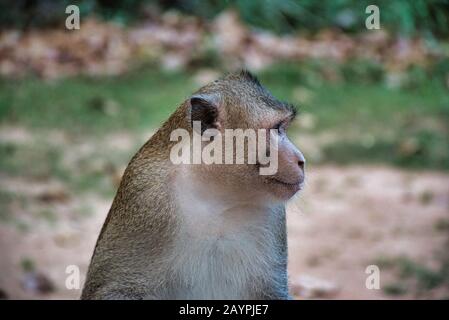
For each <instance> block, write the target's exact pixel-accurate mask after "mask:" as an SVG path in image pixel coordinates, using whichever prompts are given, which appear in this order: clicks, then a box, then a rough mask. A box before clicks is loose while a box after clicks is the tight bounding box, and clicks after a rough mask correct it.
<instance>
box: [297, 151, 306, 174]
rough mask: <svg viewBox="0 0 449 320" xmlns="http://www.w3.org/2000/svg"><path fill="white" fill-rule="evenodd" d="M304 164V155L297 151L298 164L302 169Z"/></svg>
mask: <svg viewBox="0 0 449 320" xmlns="http://www.w3.org/2000/svg"><path fill="white" fill-rule="evenodd" d="M305 165H306V159H305V158H304V155H303V154H302V153H301V152H300V151H299V152H298V166H299V167H300V168H301V170H302V171H304V167H305Z"/></svg>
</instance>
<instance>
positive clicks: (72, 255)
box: [0, 166, 449, 299]
mask: <svg viewBox="0 0 449 320" xmlns="http://www.w3.org/2000/svg"><path fill="white" fill-rule="evenodd" d="M0 187H2V188H3V189H7V190H9V191H11V192H18V193H24V194H28V195H33V194H35V195H38V194H42V192H44V191H45V190H47V191H48V189H51V190H57V189H58V183H56V182H54V183H53V182H52V183H48V182H46V183H45V184H39V183H38V182H30V181H26V180H22V179H20V178H6V177H3V178H2V179H0ZM111 200H112V199H104V198H99V197H94V196H79V197H73V198H70V199H68V200H65V201H56V202H55V203H54V204H52V206H53V208H52V209H53V210H54V211H57V212H58V215H59V219H58V220H57V221H56V222H55V223H53V224H49V223H48V222H45V221H42V220H39V219H35V218H33V217H28V218H29V219H30V220H29V222H30V223H31V224H32V225H33V228H32V229H28V230H22V229H21V228H18V227H17V226H14V225H11V224H5V223H4V224H0V252H1V259H0V289H1V290H2V291H3V293H6V295H7V297H8V298H12V299H76V298H78V297H79V295H80V291H81V290H76V289H73V290H68V289H66V288H65V281H66V277H67V274H66V267H67V266H68V265H77V266H79V268H80V271H81V273H80V274H81V279H82V281H84V275H85V272H86V269H87V266H88V263H89V259H90V256H91V254H92V250H93V247H94V244H95V241H96V238H97V235H98V233H99V230H100V228H101V225H102V223H103V221H104V219H105V216H106V213H107V211H108V209H109V206H110V203H111ZM80 203H81V204H82V205H83V206H88V207H90V208H92V209H93V210H92V212H93V214H91V215H87V216H80V215H79V214H74V212H76V210H77V208H79V205H80ZM37 205H38V204H37ZM287 209H288V234H289V236H288V237H289V271H290V280H291V283H292V288H293V289H294V293H295V297H296V298H300V299H303V298H314V297H317V296H316V295H307V294H302V293H301V292H298V291H297V289H298V284H299V283H301V282H302V281H303V280H301V277H304V276H306V277H308V278H312V279H313V281H314V282H315V281H318V282H322V281H325V282H326V284H325V285H324V286H325V287H326V286H330V287H331V288H332V289H331V290H328V291H329V292H325V294H324V297H325V298H332V299H386V298H392V297H391V296H387V295H386V294H385V293H384V291H383V290H382V286H383V285H384V284H386V283H388V282H389V281H391V280H394V275H393V274H392V271H391V270H383V269H382V268H381V269H380V279H381V280H380V283H381V289H380V290H375V289H374V290H369V289H367V288H366V286H365V280H366V278H367V276H368V275H367V274H366V273H365V269H366V267H367V266H368V265H370V264H373V263H374V261H376V259H379V258H382V257H396V256H403V255H405V256H407V257H409V258H411V259H414V260H417V261H419V262H420V263H424V264H425V265H429V266H432V263H434V261H435V252H438V250H442V249H447V248H445V247H444V245H445V240H446V237H447V235H446V234H445V233H443V232H438V231H437V230H436V229H435V225H436V224H437V223H438V221H447V219H449V174H447V173H444V174H443V173H440V172H416V171H413V172H412V171H401V170H398V169H393V168H389V167H373V166H350V167H345V168H341V167H335V166H315V167H310V168H309V170H308V180H307V186H306V188H305V190H304V192H303V193H302V194H300V195H299V196H297V197H296V198H295V199H293V200H292V201H291V202H290V203H289V205H288V207H287ZM17 214H23V212H18V213H17ZM25 258H26V259H29V260H31V261H33V264H34V265H35V268H36V270H37V271H38V272H41V273H42V274H44V275H45V276H46V277H48V279H49V280H50V281H51V282H52V283H53V285H54V286H55V290H54V291H53V292H51V293H46V294H44V293H37V292H36V291H33V290H29V289H28V290H25V289H24V288H23V279H24V271H23V267H21V264H22V265H23V259H25ZM320 286H322V285H320ZM442 290H443V291H444V290H446V289H438V290H436V291H435V290H433V291H428V292H426V293H425V294H424V295H423V296H420V298H439V297H442V296H444V295H446V296H448V293H449V292H447V290H446V291H445V292H442ZM298 293H299V295H298ZM413 297H414V294H413V292H406V293H405V294H404V295H401V296H400V298H413ZM393 298H394V297H393Z"/></svg>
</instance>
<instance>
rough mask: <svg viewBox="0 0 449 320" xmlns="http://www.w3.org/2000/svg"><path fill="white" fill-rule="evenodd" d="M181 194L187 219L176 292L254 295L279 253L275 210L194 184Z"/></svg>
mask: <svg viewBox="0 0 449 320" xmlns="http://www.w3.org/2000/svg"><path fill="white" fill-rule="evenodd" d="M181 186H182V185H181ZM177 194H178V204H179V215H180V217H181V219H182V221H183V223H182V227H181V230H180V233H179V235H178V237H177V239H176V241H175V246H174V250H173V252H172V259H173V260H172V263H171V265H172V266H173V270H171V278H172V279H173V280H174V281H175V282H176V283H178V284H179V286H178V287H177V289H176V290H175V292H173V294H174V296H175V298H178V299H239V298H241V299H248V298H252V296H251V294H252V292H255V291H257V290H259V289H260V288H258V287H261V286H262V282H263V280H267V279H269V278H270V277H271V274H272V272H273V270H272V266H273V265H274V261H273V260H274V259H276V258H277V256H276V248H275V241H274V240H275V239H274V234H273V231H272V228H271V227H270V226H271V224H270V220H271V218H272V217H271V216H270V215H271V212H270V210H268V209H267V208H266V207H263V206H258V205H257V204H254V203H239V202H235V201H225V200H222V199H220V198H219V197H218V198H217V197H213V196H212V197H208V196H207V194H203V193H202V192H201V191H200V192H199V190H198V189H197V188H195V187H192V186H189V187H187V188H180V189H178V192H177Z"/></svg>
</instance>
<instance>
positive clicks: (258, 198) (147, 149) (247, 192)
mask: <svg viewBox="0 0 449 320" xmlns="http://www.w3.org/2000/svg"><path fill="white" fill-rule="evenodd" d="M295 114H296V113H295V109H294V108H293V107H292V106H291V105H290V104H287V103H283V102H280V101H278V100H277V99H276V98H274V97H273V96H272V95H271V94H270V93H269V92H268V91H267V90H266V89H265V88H264V87H263V86H262V85H261V84H260V83H259V81H258V80H257V79H256V78H255V77H254V76H253V75H251V74H250V73H249V72H247V71H242V72H238V73H233V74H229V75H227V76H225V77H223V78H221V79H219V80H216V81H214V82H212V83H210V84H208V85H206V86H204V87H202V88H201V89H200V90H198V91H197V92H196V93H195V94H194V95H193V96H192V97H190V98H189V99H187V100H186V101H185V102H184V103H182V104H181V106H180V107H179V108H178V109H177V110H176V111H175V112H174V113H173V114H172V115H171V116H170V118H169V119H168V120H167V121H166V122H165V123H164V124H163V125H162V128H160V129H159V130H158V131H157V132H156V133H155V134H154V135H153V137H152V138H151V139H150V140H149V141H148V142H146V143H145V144H144V146H143V147H142V148H141V149H140V150H139V151H138V152H137V154H136V155H135V156H134V157H133V158H132V160H131V162H130V163H129V165H128V167H127V168H126V170H125V173H124V175H123V178H122V180H121V184H120V187H119V189H118V191H117V195H116V197H115V199H114V202H113V204H112V207H111V209H110V211H109V214H108V216H107V218H106V221H105V223H104V225H103V228H102V230H101V233H100V236H99V238H98V240H97V244H96V247H95V250H94V253H93V257H92V260H91V263H90V266H89V270H88V273H87V278H86V283H85V285H84V289H83V292H82V295H81V298H82V299H289V293H288V279H287V234H286V217H285V202H286V201H287V200H288V199H290V198H291V197H292V196H293V195H295V194H296V193H297V192H298V191H299V190H300V189H301V188H302V185H303V182H304V166H305V160H304V157H303V155H302V153H301V152H300V151H299V150H298V149H297V148H296V147H295V146H294V145H293V144H292V142H290V140H289V138H288V137H287V135H286V129H287V127H288V125H289V123H290V122H291V121H292V120H293V118H294V117H295ZM195 121H199V122H200V123H201V126H202V127H201V128H202V129H201V131H202V132H204V130H208V129H215V130H216V131H217V132H219V133H223V132H225V130H226V129H237V128H242V129H255V130H257V129H267V130H269V129H276V130H274V132H275V134H276V135H277V136H276V138H277V148H276V151H277V160H278V168H277V171H276V173H274V174H272V175H261V174H260V168H261V166H262V165H261V164H260V163H259V162H257V163H254V164H248V163H243V164H224V163H223V164H204V163H201V164H174V163H173V161H171V159H170V152H171V149H172V147H173V146H174V145H176V143H177V142H176V141H172V139H170V136H171V133H172V132H173V131H174V130H176V129H180V128H181V129H185V130H187V131H188V132H190V133H192V131H193V128H194V126H193V123H194V122H195ZM264 139H265V138H264ZM267 139H268V138H267ZM270 141H271V140H270Z"/></svg>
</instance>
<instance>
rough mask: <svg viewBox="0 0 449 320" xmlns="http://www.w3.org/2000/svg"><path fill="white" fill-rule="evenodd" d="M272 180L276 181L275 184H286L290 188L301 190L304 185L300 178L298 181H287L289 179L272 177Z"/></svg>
mask: <svg viewBox="0 0 449 320" xmlns="http://www.w3.org/2000/svg"><path fill="white" fill-rule="evenodd" d="M270 180H271V181H272V182H274V183H275V184H279V185H282V186H285V187H287V188H289V189H294V190H296V191H299V190H301V189H302V186H303V182H302V181H301V180H298V181H296V182H287V181H284V180H280V179H278V178H271V179H270Z"/></svg>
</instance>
